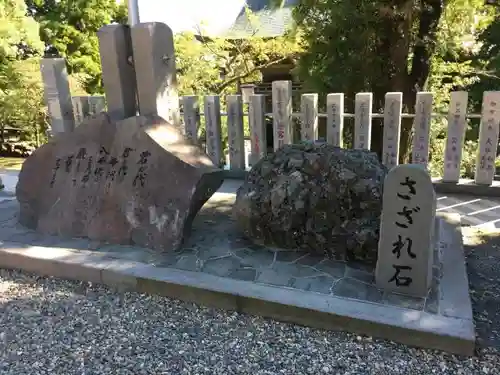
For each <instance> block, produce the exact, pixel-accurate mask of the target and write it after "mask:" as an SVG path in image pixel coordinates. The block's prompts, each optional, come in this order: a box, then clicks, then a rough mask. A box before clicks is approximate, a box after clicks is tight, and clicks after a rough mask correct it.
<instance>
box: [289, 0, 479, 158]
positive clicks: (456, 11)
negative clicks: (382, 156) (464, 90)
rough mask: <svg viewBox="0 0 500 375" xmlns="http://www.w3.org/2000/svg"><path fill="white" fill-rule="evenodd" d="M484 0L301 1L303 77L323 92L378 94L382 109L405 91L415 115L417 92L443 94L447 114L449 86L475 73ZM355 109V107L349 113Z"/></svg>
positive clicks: (406, 128) (377, 134) (404, 146)
mask: <svg viewBox="0 0 500 375" xmlns="http://www.w3.org/2000/svg"><path fill="white" fill-rule="evenodd" d="M483 13H484V2H483V1H482V0H450V1H447V2H443V1H441V0H418V1H417V0H403V1H400V0H351V1H341V0H301V2H300V5H299V6H298V7H297V8H296V9H295V12H294V16H295V19H296V21H297V23H298V25H299V27H300V28H302V30H303V32H304V42H305V46H306V47H305V49H306V53H304V54H303V55H302V58H301V60H300V69H299V74H300V77H301V78H302V79H303V81H304V82H305V84H306V86H308V87H309V88H311V89H312V90H315V91H318V92H320V93H328V92H345V93H346V95H347V99H348V102H351V103H352V101H353V98H354V94H355V93H356V92H361V91H371V92H373V93H374V107H375V108H374V109H375V110H376V111H379V110H382V109H383V100H384V95H385V93H386V92H389V91H400V92H403V102H404V103H403V109H404V111H406V112H413V111H414V107H415V99H416V92H417V91H424V90H430V91H433V92H435V91H437V92H438V95H436V96H437V98H436V106H437V107H439V108H443V106H444V105H445V104H446V102H447V101H448V98H447V97H446V95H447V94H448V93H449V90H450V89H451V88H454V89H456V88H458V87H461V86H462V87H463V86H464V85H466V84H467V83H468V81H467V80H462V81H461V80H460V77H462V78H463V77H464V76H465V77H467V76H468V75H470V73H471V70H472V69H471V67H470V61H468V58H467V55H468V53H467V48H468V47H467V43H466V42H467V41H472V42H473V41H474V32H475V31H474V30H473V27H476V29H477V28H479V27H480V26H481V25H480V24H479V22H478V21H477V16H478V15H479V16H480V15H482V14H483ZM350 109H352V107H351V108H350ZM411 128H412V121H403V124H402V132H401V150H400V151H401V156H402V158H403V159H406V157H407V156H408V154H409V145H410V142H411ZM381 129H382V127H381V123H374V133H373V137H372V144H373V146H372V147H373V149H374V150H375V151H377V152H379V153H380V151H381V143H382V142H381V136H382V131H381Z"/></svg>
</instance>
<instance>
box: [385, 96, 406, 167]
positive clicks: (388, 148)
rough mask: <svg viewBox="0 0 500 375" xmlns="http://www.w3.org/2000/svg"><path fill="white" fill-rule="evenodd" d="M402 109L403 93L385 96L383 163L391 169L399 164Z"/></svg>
mask: <svg viewBox="0 0 500 375" xmlns="http://www.w3.org/2000/svg"><path fill="white" fill-rule="evenodd" d="M402 108H403V93H401V92H388V93H387V94H385V108H384V141H383V151H382V162H383V163H384V165H385V166H386V167H387V168H389V169H391V168H392V167H395V166H396V165H398V164H399V138H400V135H401V110H402Z"/></svg>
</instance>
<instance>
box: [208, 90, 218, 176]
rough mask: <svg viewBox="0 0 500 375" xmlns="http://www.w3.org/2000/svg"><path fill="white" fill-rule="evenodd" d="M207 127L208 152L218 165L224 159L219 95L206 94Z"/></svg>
mask: <svg viewBox="0 0 500 375" xmlns="http://www.w3.org/2000/svg"><path fill="white" fill-rule="evenodd" d="M204 113H205V129H206V144H207V154H208V156H209V157H210V159H211V160H212V161H213V163H214V164H215V165H216V166H218V167H219V166H220V164H221V160H222V141H221V135H222V131H221V122H220V98H219V97H218V96H217V95H208V96H205V108H204Z"/></svg>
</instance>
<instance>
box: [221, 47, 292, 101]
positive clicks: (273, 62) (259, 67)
mask: <svg viewBox="0 0 500 375" xmlns="http://www.w3.org/2000/svg"><path fill="white" fill-rule="evenodd" d="M288 58H289V56H286V57H281V58H279V59H276V60H273V61H269V62H267V63H265V64H261V65H256V66H254V67H253V68H252V69H250V70H248V71H246V72H245V73H241V74H238V75H236V76H234V77H232V78H229V79H228V80H226V81H224V82H222V83H221V84H220V85H219V86H217V88H216V92H217V93H218V94H219V93H221V92H222V90H224V89H225V88H226V87H228V86H229V85H231V84H232V83H234V82H236V81H238V80H240V79H243V78H245V77H248V76H249V75H251V74H252V73H255V72H256V71H258V70H261V69H265V68H269V67H270V66H273V65H275V64H279V63H280V62H283V61H285V60H287V59H288Z"/></svg>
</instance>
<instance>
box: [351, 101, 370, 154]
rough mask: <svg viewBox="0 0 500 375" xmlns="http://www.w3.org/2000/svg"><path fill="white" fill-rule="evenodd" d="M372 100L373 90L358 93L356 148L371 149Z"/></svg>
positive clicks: (355, 127) (355, 121) (355, 130)
mask: <svg viewBox="0 0 500 375" xmlns="http://www.w3.org/2000/svg"><path fill="white" fill-rule="evenodd" d="M372 102H373V94H372V93H371V92H360V93H358V94H356V99H355V110H354V116H355V117H354V148H362V149H366V150H369V149H370V147H371V142H372Z"/></svg>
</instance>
